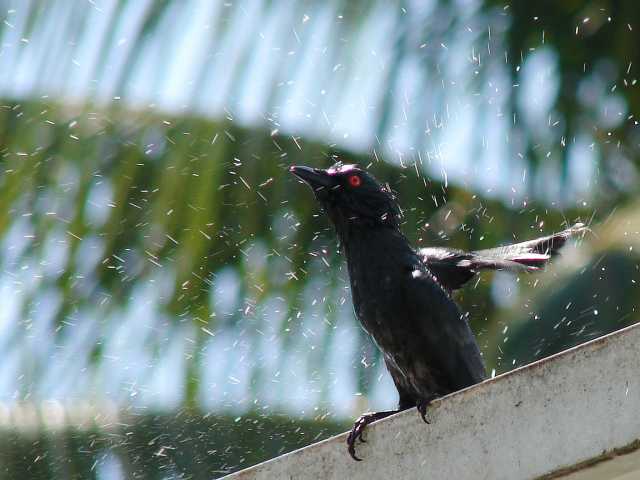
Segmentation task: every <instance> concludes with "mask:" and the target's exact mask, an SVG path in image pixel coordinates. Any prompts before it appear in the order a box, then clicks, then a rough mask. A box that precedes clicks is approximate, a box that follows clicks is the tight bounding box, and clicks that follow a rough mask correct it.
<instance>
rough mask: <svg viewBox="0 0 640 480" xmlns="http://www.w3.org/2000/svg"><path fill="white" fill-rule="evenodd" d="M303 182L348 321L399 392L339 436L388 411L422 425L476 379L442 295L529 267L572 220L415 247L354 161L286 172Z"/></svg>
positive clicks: (457, 315)
mask: <svg viewBox="0 0 640 480" xmlns="http://www.w3.org/2000/svg"><path fill="white" fill-rule="evenodd" d="M290 171H291V172H292V173H293V174H294V175H296V176H297V177H298V178H300V179H301V180H303V181H304V182H306V183H307V184H309V186H310V187H311V188H312V189H313V191H314V192H315V196H316V198H317V199H318V201H319V202H320V203H321V205H322V207H323V208H324V210H325V211H326V213H327V214H328V216H329V218H330V219H331V221H332V223H333V224H334V226H335V229H336V232H337V234H338V237H339V239H340V243H341V245H342V248H343V251H344V254H345V256H346V258H347V265H348V269H349V278H350V281H351V294H352V298H353V304H354V308H355V312H356V315H357V317H358V319H359V320H360V322H361V324H362V326H363V327H364V329H365V330H366V331H367V332H368V333H369V335H370V336H371V337H372V338H373V341H374V342H375V343H376V345H377V346H378V347H379V348H380V350H381V351H382V353H383V357H384V361H385V364H386V366H387V369H388V370H389V373H390V374H391V377H392V378H393V381H394V383H395V386H396V388H397V389H398V394H399V404H398V409H397V410H391V411H383V412H375V413H365V414H363V415H362V416H361V417H360V418H359V419H358V420H357V421H356V422H355V424H354V426H353V429H352V430H351V433H350V434H349V437H348V439H347V444H348V450H349V453H350V454H351V456H352V457H353V458H354V459H355V460H360V459H359V458H358V457H356V455H355V442H356V440H358V439H360V440H361V441H364V440H363V438H362V433H363V431H364V429H365V427H366V426H367V425H368V424H369V423H372V422H375V421H376V420H379V419H381V418H385V417H387V416H389V415H392V414H394V413H396V412H399V411H402V410H406V409H408V408H412V407H417V408H418V411H419V412H420V414H421V416H422V419H423V420H424V421H425V422H426V421H427V420H426V416H425V414H426V409H427V406H428V405H429V403H430V402H431V401H432V400H433V399H435V398H438V397H440V396H442V395H446V394H448V393H450V392H454V391H456V390H460V389H463V388H465V387H468V386H470V385H473V384H475V383H478V382H481V381H482V380H484V379H485V377H486V373H485V367H484V364H483V362H482V357H481V355H480V349H479V348H478V344H477V342H476V340H475V337H474V335H473V332H472V331H471V329H470V328H469V325H468V324H467V320H466V318H465V316H464V315H462V314H461V312H460V310H459V309H458V307H457V305H456V304H455V302H454V301H453V300H452V298H451V295H450V293H451V291H452V290H455V289H457V288H460V287H461V286H462V285H463V284H465V283H466V282H468V281H469V280H470V279H471V278H472V277H474V276H475V275H476V274H477V273H478V271H479V270H482V269H493V270H498V269H506V270H515V271H521V270H536V269H538V268H540V267H541V266H543V265H544V264H545V263H546V262H547V261H548V260H549V259H550V258H551V257H552V256H553V255H555V254H556V252H557V250H558V249H559V248H560V247H562V245H563V244H564V243H565V242H566V240H567V239H568V238H569V237H570V236H571V235H573V234H576V233H578V232H581V231H582V230H584V226H583V225H582V224H576V225H574V226H573V227H571V228H569V229H567V230H565V231H563V232H560V233H557V234H555V235H550V236H547V237H543V238H539V239H537V240H531V241H529V242H524V243H518V244H515V245H510V246H506V247H498V248H493V249H489V250H480V251H477V252H464V251H461V250H453V249H448V248H424V249H421V250H415V249H414V248H412V247H411V245H410V244H409V242H408V241H407V239H406V238H405V236H404V235H403V234H402V232H401V231H400V221H401V210H400V208H399V206H398V204H397V202H396V200H395V197H394V195H393V193H392V192H391V190H390V189H389V188H388V187H387V186H383V185H381V184H380V183H378V181H376V179H375V178H374V177H373V176H372V175H370V174H369V173H367V172H365V171H364V170H362V169H360V168H359V167H357V166H356V165H342V164H336V165H334V166H333V167H331V168H329V169H327V170H323V169H318V168H310V167H303V166H292V167H291V168H290Z"/></svg>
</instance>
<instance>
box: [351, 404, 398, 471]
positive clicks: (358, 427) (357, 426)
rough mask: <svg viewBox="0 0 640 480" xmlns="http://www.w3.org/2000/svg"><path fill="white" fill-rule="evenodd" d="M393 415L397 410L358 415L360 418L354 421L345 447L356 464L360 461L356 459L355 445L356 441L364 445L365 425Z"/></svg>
mask: <svg viewBox="0 0 640 480" xmlns="http://www.w3.org/2000/svg"><path fill="white" fill-rule="evenodd" d="M394 413H398V410H388V411H384V412H370V413H364V414H362V415H360V418H358V420H356V422H355V423H354V424H353V428H352V429H351V432H350V433H349V436H348V437H347V445H348V446H349V455H351V458H353V459H354V460H356V461H358V462H359V461H361V460H362V459H361V458H358V457H356V448H355V444H356V440H358V439H360V441H361V442H362V443H366V441H365V439H364V437H363V436H362V434H363V433H364V429H365V428H366V427H367V425H369V424H370V423H373V422H375V421H377V420H381V419H383V418H386V417H388V416H389V415H393V414H394Z"/></svg>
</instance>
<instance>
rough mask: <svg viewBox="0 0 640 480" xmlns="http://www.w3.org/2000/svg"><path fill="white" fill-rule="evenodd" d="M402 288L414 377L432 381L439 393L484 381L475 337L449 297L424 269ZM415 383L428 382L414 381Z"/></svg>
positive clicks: (484, 375) (483, 370) (423, 380)
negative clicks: (415, 352) (408, 327)
mask: <svg viewBox="0 0 640 480" xmlns="http://www.w3.org/2000/svg"><path fill="white" fill-rule="evenodd" d="M402 284H403V293H404V300H405V309H406V310H405V314H406V315H407V318H408V319H409V323H410V324H411V325H412V327H411V328H412V333H413V336H412V340H411V341H410V343H411V344H412V347H413V348H411V350H414V351H417V352H419V354H417V355H415V357H414V358H413V359H412V361H411V364H412V369H413V371H414V372H416V375H421V373H420V372H425V373H422V376H424V377H426V378H432V379H434V380H435V383H436V384H437V385H439V386H440V388H439V390H440V393H443V392H444V393H449V392H452V391H456V390H460V389H462V388H466V387H468V386H470V385H473V384H475V383H478V382H481V381H482V380H484V379H485V377H486V373H485V368H484V364H483V362H482V357H481V355H480V349H479V348H478V344H477V342H476V339H475V336H474V334H473V332H472V330H471V328H470V327H469V325H468V323H467V319H466V316H464V315H462V314H461V312H460V310H459V309H458V306H457V305H456V304H455V303H454V302H453V300H452V299H451V297H450V296H449V294H448V293H447V292H446V291H445V290H444V289H443V288H442V287H441V286H440V285H439V284H438V283H437V282H436V281H435V279H434V278H433V277H432V276H431V275H430V274H429V273H428V272H426V271H425V270H424V269H421V270H416V271H414V272H412V278H411V279H410V280H408V281H406V282H402ZM417 381H418V383H420V382H425V381H428V380H425V379H424V378H423V379H420V378H418V379H417Z"/></svg>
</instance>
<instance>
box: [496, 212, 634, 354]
mask: <svg viewBox="0 0 640 480" xmlns="http://www.w3.org/2000/svg"><path fill="white" fill-rule="evenodd" d="M637 212H638V203H637V201H636V202H634V203H633V204H631V205H630V206H629V207H627V208H625V209H622V210H620V211H618V212H616V213H615V214H612V215H610V216H608V217H607V218H606V219H605V221H604V222H603V223H602V225H600V226H599V228H598V229H597V230H595V231H594V232H593V233H592V234H591V235H590V238H589V242H588V244H586V245H581V247H580V249H579V250H578V251H577V252H574V253H576V254H578V255H579V257H580V260H579V261H576V262H573V264H571V263H569V264H568V265H566V266H564V268H562V267H563V266H561V267H560V268H558V269H553V270H552V271H550V272H548V273H546V274H544V275H542V276H539V277H538V279H539V280H540V282H541V284H542V285H543V288H539V289H536V290H535V291H532V292H530V293H531V295H530V296H528V297H527V298H525V299H524V301H523V302H521V303H518V304H517V305H516V306H515V307H514V308H513V309H511V310H508V311H505V312H502V314H501V315H500V317H501V318H498V319H497V321H496V325H509V329H510V330H509V332H508V333H506V334H505V335H506V336H504V335H503V336H504V338H505V339H508V342H507V341H504V342H503V345H502V347H501V348H500V349H498V350H497V351H494V352H493V353H494V354H496V355H500V357H501V358H502V360H503V364H504V365H506V366H514V365H516V366H519V365H525V364H527V363H529V362H531V361H533V360H537V359H540V358H544V357H547V356H549V355H552V354H554V353H557V352H560V351H562V350H565V349H567V348H570V347H573V346H576V345H579V344H580V343H583V342H585V341H587V340H591V339H593V338H596V337H599V336H601V335H604V334H606V333H609V332H612V331H615V330H618V329H620V328H623V327H626V326H628V325H631V324H633V323H636V322H638V321H640V312H639V311H638V308H639V307H638V298H640V295H639V292H638V289H639V288H640V256H639V255H638V252H640V216H638V213H637ZM550 276H553V278H545V277H550ZM499 334H500V332H494V335H496V336H498V335H499Z"/></svg>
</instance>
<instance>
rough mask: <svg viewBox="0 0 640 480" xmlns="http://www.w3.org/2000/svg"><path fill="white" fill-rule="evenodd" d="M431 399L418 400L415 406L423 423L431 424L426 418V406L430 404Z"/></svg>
mask: <svg viewBox="0 0 640 480" xmlns="http://www.w3.org/2000/svg"><path fill="white" fill-rule="evenodd" d="M431 400H432V399H429V400H420V401H419V402H418V403H417V405H416V407H417V408H418V412H419V413H420V416H421V417H422V421H423V422H424V423H429V424H431V422H430V421H429V420H427V407H429V405H431Z"/></svg>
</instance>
